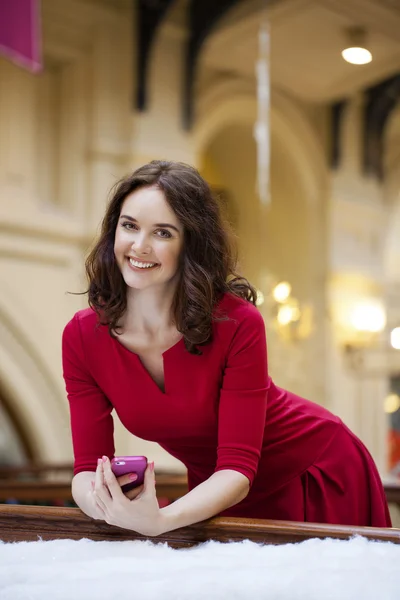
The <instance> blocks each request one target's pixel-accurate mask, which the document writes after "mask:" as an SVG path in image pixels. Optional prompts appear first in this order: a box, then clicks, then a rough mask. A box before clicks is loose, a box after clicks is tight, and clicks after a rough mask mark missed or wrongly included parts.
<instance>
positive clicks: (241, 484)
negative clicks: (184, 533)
mask: <svg viewBox="0 0 400 600" xmlns="http://www.w3.org/2000/svg"><path fill="white" fill-rule="evenodd" d="M248 492H249V480H248V479H247V477H246V476H245V475H242V473H239V472H238V471H233V470H230V469H225V470H223V471H217V472H216V473H213V475H211V477H209V478H208V479H207V480H206V481H204V482H203V483H201V484H200V485H198V486H197V487H195V488H194V489H193V490H192V491H190V492H189V493H188V494H185V496H183V497H182V498H179V500H176V501H175V502H173V503H172V504H169V505H168V506H166V507H165V508H162V509H161V514H162V525H161V527H162V531H161V532H160V534H161V533H165V532H167V531H172V530H173V529H178V528H179V527H186V526H188V525H192V524H193V523H198V522H199V521H204V520H205V519H209V518H211V517H213V516H215V515H217V514H219V513H220V512H222V511H223V510H226V509H227V508H229V507H230V506H234V505H235V504H237V503H238V502H240V501H241V500H243V499H244V498H245V497H246V496H247V494H248Z"/></svg>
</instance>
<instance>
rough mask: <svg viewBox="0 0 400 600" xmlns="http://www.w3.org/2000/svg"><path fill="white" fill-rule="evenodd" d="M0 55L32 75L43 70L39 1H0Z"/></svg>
mask: <svg viewBox="0 0 400 600" xmlns="http://www.w3.org/2000/svg"><path fill="white" fill-rule="evenodd" d="M0 54H3V55H4V56H6V57H7V58H10V59H11V60H12V61H14V62H15V63H17V64H19V65H21V66H22V67H25V68H26V69H29V70H30V71H32V72H34V73H35V72H37V71H40V70H41V69H42V59H41V47H40V0H0Z"/></svg>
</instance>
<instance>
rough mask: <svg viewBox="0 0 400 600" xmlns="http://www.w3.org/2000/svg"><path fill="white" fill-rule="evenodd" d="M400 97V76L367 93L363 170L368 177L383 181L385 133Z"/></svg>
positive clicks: (374, 87) (380, 84) (391, 78)
mask: <svg viewBox="0 0 400 600" xmlns="http://www.w3.org/2000/svg"><path fill="white" fill-rule="evenodd" d="M399 97H400V75H395V76H394V77H390V78H389V79H386V80H385V81H383V82H381V83H379V84H378V85H375V86H373V87H371V88H369V89H368V90H367V91H366V102H365V107H364V128H363V130H364V144H363V149H364V156H363V168H364V172H365V173H366V174H367V175H374V176H375V177H377V178H378V179H383V176H384V168H383V158H384V144H383V141H384V132H385V127H386V124H387V122H388V119H389V117H390V115H391V113H392V111H393V109H394V107H395V106H396V104H397V102H398V100H399Z"/></svg>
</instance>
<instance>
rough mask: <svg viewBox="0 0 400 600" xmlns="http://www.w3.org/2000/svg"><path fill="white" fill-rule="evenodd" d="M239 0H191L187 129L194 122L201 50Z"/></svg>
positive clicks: (185, 97) (185, 101) (185, 105)
mask: <svg viewBox="0 0 400 600" xmlns="http://www.w3.org/2000/svg"><path fill="white" fill-rule="evenodd" d="M239 1H241V0H190V3H189V40H188V47H187V52H186V73H185V82H184V91H183V120H184V127H185V128H186V129H190V127H191V125H192V122H193V98H194V94H193V92H194V84H195V79H196V70H197V64H198V59H199V54H200V50H201V48H202V46H203V44H204V42H205V41H206V39H207V37H208V36H209V35H210V33H211V31H212V30H213V29H214V28H215V26H216V25H217V23H218V21H219V20H220V19H221V18H222V17H223V16H224V14H226V13H227V12H228V11H229V10H230V9H231V8H232V7H233V6H234V5H235V4H237V3H238V2H239Z"/></svg>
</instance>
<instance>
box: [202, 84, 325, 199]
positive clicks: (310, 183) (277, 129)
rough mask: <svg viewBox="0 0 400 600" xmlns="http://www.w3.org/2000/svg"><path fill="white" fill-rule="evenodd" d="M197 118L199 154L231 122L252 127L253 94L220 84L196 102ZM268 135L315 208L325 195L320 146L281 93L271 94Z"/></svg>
mask: <svg viewBox="0 0 400 600" xmlns="http://www.w3.org/2000/svg"><path fill="white" fill-rule="evenodd" d="M197 111H198V117H197V120H196V124H195V127H194V130H193V137H194V143H195V150H196V153H197V156H199V155H201V153H202V151H203V150H204V148H205V147H206V146H207V144H208V142H209V141H210V139H212V138H213V137H215V136H216V135H217V133H218V131H221V130H222V129H224V128H225V127H226V126H228V125H230V124H232V123H246V124H248V125H251V126H253V124H254V123H255V121H256V116H257V100H256V98H255V95H254V92H253V93H252V92H251V91H250V90H248V89H246V88H245V87H244V86H242V85H240V84H237V83H236V82H225V83H219V84H217V85H216V86H214V87H213V88H211V89H210V90H208V91H207V93H205V94H203V96H201V97H200V99H199V101H198V107H197ZM270 123H271V134H272V135H273V136H274V137H275V138H276V139H278V140H279V141H280V143H282V144H283V145H284V146H285V148H286V150H287V152H289V153H290V154H291V155H292V156H293V158H294V161H295V162H296V164H297V165H298V169H299V172H300V173H301V177H302V179H303V182H304V185H305V186H306V188H307V197H308V198H309V201H310V202H311V203H312V204H314V205H315V203H318V202H319V201H320V200H321V199H324V198H323V194H324V193H326V187H327V181H328V166H327V163H326V161H325V160H324V151H323V147H322V144H321V143H320V141H319V140H318V138H317V136H316V135H315V133H314V131H313V130H312V127H311V125H310V124H309V122H308V121H307V120H306V118H305V117H304V116H303V115H302V114H301V112H300V110H299V109H298V107H297V106H296V105H295V104H294V103H293V102H292V101H291V100H290V99H289V98H288V97H287V96H285V95H284V94H282V93H281V92H278V91H273V92H272V97H271V116H270Z"/></svg>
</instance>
